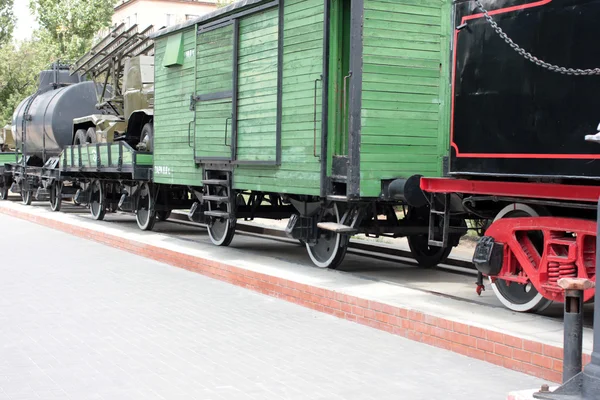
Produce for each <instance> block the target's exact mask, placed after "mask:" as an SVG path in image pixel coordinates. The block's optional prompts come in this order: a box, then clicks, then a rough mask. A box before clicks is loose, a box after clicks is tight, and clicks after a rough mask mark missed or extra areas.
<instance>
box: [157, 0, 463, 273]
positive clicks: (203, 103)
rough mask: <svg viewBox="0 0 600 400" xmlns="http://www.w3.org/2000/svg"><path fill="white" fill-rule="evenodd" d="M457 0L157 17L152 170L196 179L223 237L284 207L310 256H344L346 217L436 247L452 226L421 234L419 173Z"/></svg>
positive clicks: (352, 228)
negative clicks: (177, 21)
mask: <svg viewBox="0 0 600 400" xmlns="http://www.w3.org/2000/svg"><path fill="white" fill-rule="evenodd" d="M450 10H451V2H450V1H449V0H352V1H350V0H264V1H261V0H245V1H240V2H238V3H235V4H233V5H230V6H228V7H225V8H223V9H220V10H218V11H216V12H213V13H211V14H208V15H206V16H203V17H201V18H199V19H197V20H194V21H190V22H188V23H186V24H183V25H179V26H176V27H172V28H168V29H164V30H162V31H159V32H158V33H156V34H155V36H154V40H155V49H156V52H155V57H156V58H155V85H156V86H155V90H156V92H155V119H154V126H155V138H154V180H155V182H156V183H160V184H169V185H188V186H192V187H195V188H197V192H196V195H197V197H198V200H199V205H200V206H201V207H200V210H201V212H202V213H203V215H204V216H206V217H208V218H209V219H210V222H209V226H210V227H209V233H211V238H213V241H214V242H215V243H216V244H228V243H229V242H230V241H231V236H232V235H233V230H234V227H235V219H236V218H241V217H243V218H254V217H257V216H258V215H259V214H260V213H258V210H264V213H262V214H260V215H261V216H266V217H272V218H282V217H283V216H284V214H285V212H286V211H289V210H293V211H291V212H290V213H289V215H287V216H288V217H289V216H290V215H291V216H292V218H291V219H290V224H289V225H288V230H289V233H290V235H291V236H292V237H295V238H297V239H300V240H302V241H303V242H306V246H307V248H308V250H309V254H310V255H311V258H312V259H313V261H314V262H315V263H316V264H317V265H319V266H324V267H333V266H335V265H337V264H338V263H339V261H341V259H342V258H343V255H344V252H345V248H346V247H347V246H346V244H347V238H348V237H349V236H351V235H352V234H355V233H369V234H374V235H383V234H389V235H393V236H395V237H398V236H408V237H409V242H410V244H411V248H412V250H413V253H415V255H416V256H417V259H418V260H419V261H420V262H421V263H422V264H431V263H435V262H438V261H440V260H441V259H443V258H444V257H446V256H447V254H448V253H449V249H451V247H452V245H453V244H455V243H456V242H457V238H458V237H459V236H460V234H459V231H460V230H457V231H456V232H454V234H453V235H452V237H451V238H450V240H447V239H445V240H444V241H443V243H441V244H442V246H441V247H440V248H437V249H436V248H433V249H432V248H430V247H429V246H428V245H427V224H428V220H427V216H428V215H429V212H428V209H427V207H428V205H427V201H426V199H425V197H424V195H423V194H422V192H420V189H419V187H418V186H419V175H428V176H436V175H441V173H442V165H443V157H444V155H445V154H447V148H448V143H447V136H448V135H446V132H447V131H448V126H449V123H448V121H449V102H450V91H449V85H450V79H449V76H450V72H449V61H450V55H449V51H450V29H451V28H450V22H451V18H450ZM290 204H291V205H293V207H291V208H286V206H287V205H290ZM398 205H405V206H408V207H407V208H406V210H405V211H407V213H404V215H405V216H406V218H404V219H403V220H398V217H397V215H398V213H397V209H396V208H394V207H396V206H398ZM268 206H270V207H272V211H273V212H272V214H269V212H268ZM263 214H264V215H263ZM382 216H383V217H382Z"/></svg>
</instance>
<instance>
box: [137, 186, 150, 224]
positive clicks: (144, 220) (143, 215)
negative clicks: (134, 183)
mask: <svg viewBox="0 0 600 400" xmlns="http://www.w3.org/2000/svg"><path fill="white" fill-rule="evenodd" d="M136 216H137V218H138V223H139V224H140V225H141V226H146V225H147V224H148V220H149V219H150V190H149V189H148V186H147V185H144V186H143V187H142V189H140V194H139V197H138V207H137V211H136Z"/></svg>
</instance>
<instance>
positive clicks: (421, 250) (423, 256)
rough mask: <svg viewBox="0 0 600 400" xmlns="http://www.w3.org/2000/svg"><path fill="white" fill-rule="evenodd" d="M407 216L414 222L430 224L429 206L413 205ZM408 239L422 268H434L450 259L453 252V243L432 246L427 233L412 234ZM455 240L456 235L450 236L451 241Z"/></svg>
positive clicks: (411, 249) (423, 224) (424, 224)
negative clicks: (416, 206)
mask: <svg viewBox="0 0 600 400" xmlns="http://www.w3.org/2000/svg"><path fill="white" fill-rule="evenodd" d="M407 218H408V220H409V221H410V222H411V223H412V224H416V225H419V226H428V225H429V208H426V207H423V208H413V207H411V208H410V210H409V212H408V215H407ZM406 239H407V240H408V247H409V248H410V252H411V254H412V256H413V257H414V258H415V260H416V261H417V263H418V264H419V267H422V268H433V267H435V266H436V265H438V264H440V263H443V262H444V261H446V260H447V259H448V256H449V255H450V252H452V247H453V246H452V244H448V245H447V246H446V247H437V246H430V245H429V235H428V234H427V233H424V234H421V235H411V236H408V237H407V238H406ZM455 240H456V238H455V237H450V238H449V242H450V243H453V242H454V241H455Z"/></svg>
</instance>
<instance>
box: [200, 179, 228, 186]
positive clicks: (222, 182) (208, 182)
mask: <svg viewBox="0 0 600 400" xmlns="http://www.w3.org/2000/svg"><path fill="white" fill-rule="evenodd" d="M202 184H203V185H216V186H228V185H229V181H228V180H225V179H203V180H202Z"/></svg>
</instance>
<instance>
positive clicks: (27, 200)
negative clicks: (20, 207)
mask: <svg viewBox="0 0 600 400" xmlns="http://www.w3.org/2000/svg"><path fill="white" fill-rule="evenodd" d="M21 198H22V199H23V204H25V205H27V206H28V205H30V204H31V191H29V190H22V191H21Z"/></svg>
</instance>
